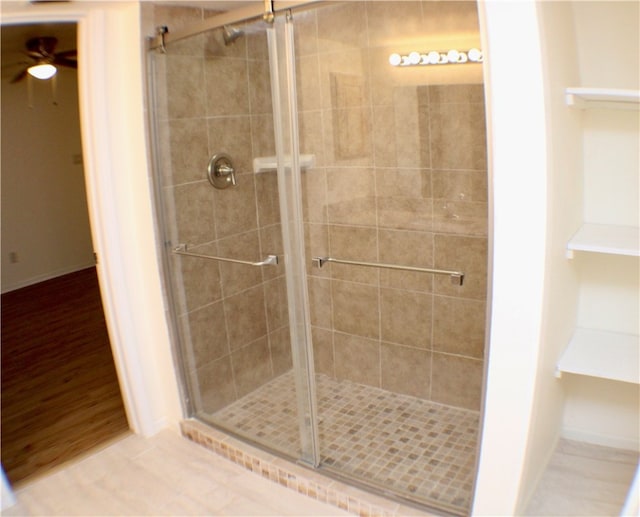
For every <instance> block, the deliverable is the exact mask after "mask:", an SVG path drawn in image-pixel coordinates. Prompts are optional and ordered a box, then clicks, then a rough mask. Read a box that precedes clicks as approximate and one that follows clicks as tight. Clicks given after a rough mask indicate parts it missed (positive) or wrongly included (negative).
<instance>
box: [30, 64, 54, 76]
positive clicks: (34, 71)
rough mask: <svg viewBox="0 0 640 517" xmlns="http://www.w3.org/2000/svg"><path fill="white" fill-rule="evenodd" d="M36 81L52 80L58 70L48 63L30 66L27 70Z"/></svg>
mask: <svg viewBox="0 0 640 517" xmlns="http://www.w3.org/2000/svg"><path fill="white" fill-rule="evenodd" d="M27 71H28V72H29V74H31V75H32V76H33V77H35V78H36V79H51V78H52V77H53V76H54V75H56V72H57V71H58V69H57V68H56V67H55V66H53V65H50V64H48V63H45V64H41V65H33V66H30V67H29V69H28V70H27Z"/></svg>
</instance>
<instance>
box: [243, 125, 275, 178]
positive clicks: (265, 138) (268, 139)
mask: <svg viewBox="0 0 640 517" xmlns="http://www.w3.org/2000/svg"><path fill="white" fill-rule="evenodd" d="M251 143H252V146H253V147H252V148H251V147H246V148H245V149H244V150H243V152H244V153H245V154H246V155H247V156H249V155H250V154H251V153H250V150H251V149H253V157H254V158H256V157H258V156H275V154H276V145H275V136H274V129H273V115H272V114H260V115H251ZM251 167H252V168H251V169H250V170H251V171H253V164H252V166H251Z"/></svg>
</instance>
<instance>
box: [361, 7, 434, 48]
mask: <svg viewBox="0 0 640 517" xmlns="http://www.w3.org/2000/svg"><path fill="white" fill-rule="evenodd" d="M366 6H367V29H368V30H367V34H368V36H369V45H370V46H372V47H376V46H380V45H388V44H389V42H393V41H401V42H404V41H407V40H408V41H412V40H418V41H419V38H420V37H423V36H424V33H425V30H424V28H423V21H422V6H421V5H420V2H409V1H407V2H375V1H374V2H367V3H366Z"/></svg>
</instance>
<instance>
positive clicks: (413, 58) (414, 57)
mask: <svg viewBox="0 0 640 517" xmlns="http://www.w3.org/2000/svg"><path fill="white" fill-rule="evenodd" d="M409 63H411V64H412V65H417V64H418V63H420V54H419V53H418V52H411V54H409Z"/></svg>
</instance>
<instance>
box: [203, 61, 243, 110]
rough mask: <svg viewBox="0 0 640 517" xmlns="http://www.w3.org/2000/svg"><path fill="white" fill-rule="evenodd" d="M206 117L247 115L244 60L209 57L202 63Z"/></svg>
mask: <svg viewBox="0 0 640 517" xmlns="http://www.w3.org/2000/svg"><path fill="white" fill-rule="evenodd" d="M204 74H205V80H206V87H207V92H206V98H207V103H206V106H207V111H206V113H207V115H208V116H210V117H214V116H219V115H248V114H249V113H250V110H249V81H248V74H247V62H246V61H245V60H244V59H230V58H219V57H211V58H207V59H205V61H204Z"/></svg>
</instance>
